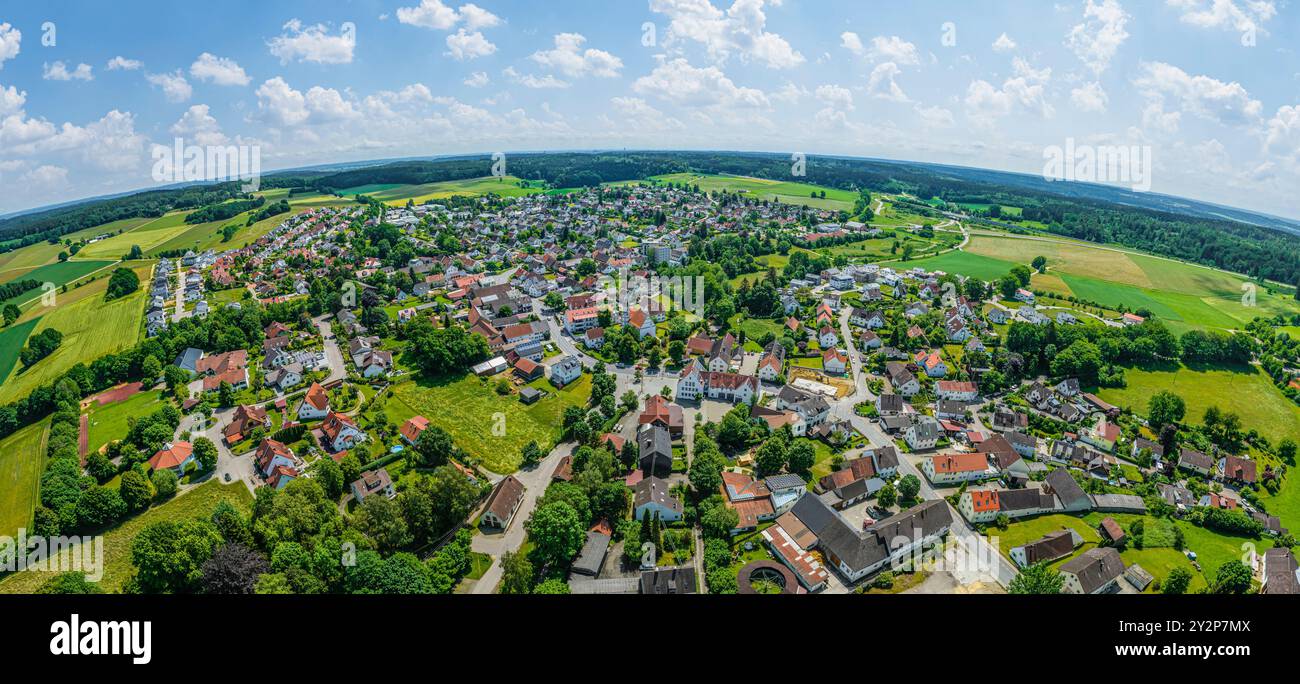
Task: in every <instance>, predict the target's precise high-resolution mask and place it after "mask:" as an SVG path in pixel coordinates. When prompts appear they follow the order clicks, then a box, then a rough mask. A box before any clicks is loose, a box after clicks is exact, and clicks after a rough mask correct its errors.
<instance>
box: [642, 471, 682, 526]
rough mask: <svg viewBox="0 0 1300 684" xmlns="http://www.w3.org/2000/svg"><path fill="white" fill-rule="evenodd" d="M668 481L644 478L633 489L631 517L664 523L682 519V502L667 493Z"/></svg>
mask: <svg viewBox="0 0 1300 684" xmlns="http://www.w3.org/2000/svg"><path fill="white" fill-rule="evenodd" d="M668 486H669V485H668V481H667V480H664V479H662V478H658V477H655V476H654V475H650V476H648V477H644V478H642V479H641V481H640V482H638V483H636V486H635V487H633V492H634V493H633V497H632V517H633V518H634V519H636V520H642V519H644V518H646V517H647V516H649V517H652V518H653V517H654V516H655V515H656V514H658V516H659V519H660V520H663V521H665V522H676V521H678V520H681V519H682V502H681V501H679V500H677V498H676V497H674V496H672V495H671V494H669V493H668Z"/></svg>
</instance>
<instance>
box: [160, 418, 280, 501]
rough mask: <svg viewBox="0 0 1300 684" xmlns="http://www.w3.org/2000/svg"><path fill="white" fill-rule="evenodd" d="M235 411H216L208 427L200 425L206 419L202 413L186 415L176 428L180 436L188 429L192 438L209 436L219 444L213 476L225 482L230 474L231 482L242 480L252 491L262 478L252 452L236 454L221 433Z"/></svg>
mask: <svg viewBox="0 0 1300 684" xmlns="http://www.w3.org/2000/svg"><path fill="white" fill-rule="evenodd" d="M234 413H235V409H234V408H225V409H218V410H217V411H214V412H213V414H212V424H211V425H210V426H208V427H207V428H199V427H198V426H199V425H200V423H201V422H202V421H203V420H204V418H203V416H202V415H201V414H195V415H191V416H186V417H184V418H182V419H181V423H180V425H179V426H177V428H176V437H177V438H179V437H180V435H181V434H183V433H185V432H187V431H188V432H190V438H191V439H193V438H194V437H207V438H208V439H210V440H212V443H213V444H216V445H217V466H216V468H215V469H213V472H212V475H211V477H213V478H216V479H217V481H218V482H222V483H225V482H226V475H229V476H230V481H231V482H235V481H237V480H238V481H241V482H243V483H244V485H245V486H246V487H248V491H250V492H252V491H253V490H255V489H257V487H258V486H259V485H260V484H261V480H260V479H258V477H257V474H256V472H255V470H254V467H253V457H252V454H251V453H250V454H245V455H242V456H236V455H235V454H234V453H233V452H231V451H230V448H229V447H227V446H226V440H225V439H224V437H223V435H222V434H221V431H222V430H223V429H225V427H226V426H227V425H229V424H230V419H231V416H233V415H234ZM196 484H197V483H196Z"/></svg>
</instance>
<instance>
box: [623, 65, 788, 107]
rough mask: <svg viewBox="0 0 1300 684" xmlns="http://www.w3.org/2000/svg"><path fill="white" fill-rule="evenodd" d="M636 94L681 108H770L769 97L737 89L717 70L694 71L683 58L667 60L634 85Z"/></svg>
mask: <svg viewBox="0 0 1300 684" xmlns="http://www.w3.org/2000/svg"><path fill="white" fill-rule="evenodd" d="M632 90H633V92H635V93H637V94H638V95H649V96H653V97H656V98H659V99H662V100H666V101H668V102H673V103H676V104H679V105H695V106H704V107H710V106H725V107H767V106H768V105H769V102H768V99H767V96H766V95H765V94H763V91H761V90H758V89H755V88H744V87H740V86H737V85H736V84H735V83H734V82H733V81H732V80H731V79H730V78H728V77H727V75H726V74H724V73H723V72H722V70H721V69H719V68H717V67H716V66H707V67H694V66H691V64H690V62H688V61H687V60H686V59H685V58H683V57H678V58H677V59H673V60H666V61H664V62H663V63H661V64H660V65H659V66H657V67H655V69H654V70H653V71H651V72H650V73H649V74H648V75H646V76H642V77H641V78H638V79H637V80H636V82H635V83H633V84H632Z"/></svg>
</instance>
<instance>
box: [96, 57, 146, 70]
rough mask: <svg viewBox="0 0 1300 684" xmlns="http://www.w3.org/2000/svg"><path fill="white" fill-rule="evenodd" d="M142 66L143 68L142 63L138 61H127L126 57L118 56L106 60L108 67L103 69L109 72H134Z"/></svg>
mask: <svg viewBox="0 0 1300 684" xmlns="http://www.w3.org/2000/svg"><path fill="white" fill-rule="evenodd" d="M142 66H144V63H143V62H141V61H140V60H138V59H127V58H126V57H123V56H121V55H118V56H116V57H114V58H113V59H110V60H108V65H107V66H106V67H105V68H107V69H108V70H109V71H118V70H121V71H135V70H136V69H139V68H140V67H142Z"/></svg>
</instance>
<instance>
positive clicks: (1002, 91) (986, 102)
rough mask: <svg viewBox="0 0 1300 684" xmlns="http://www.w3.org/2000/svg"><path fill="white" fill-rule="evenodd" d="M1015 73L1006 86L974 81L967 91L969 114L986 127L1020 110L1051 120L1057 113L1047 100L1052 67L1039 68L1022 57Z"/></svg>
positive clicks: (1016, 64) (1013, 61) (966, 99)
mask: <svg viewBox="0 0 1300 684" xmlns="http://www.w3.org/2000/svg"><path fill="white" fill-rule="evenodd" d="M1012 71H1013V74H1012V76H1011V77H1010V78H1008V79H1006V80H1005V81H1003V82H1002V87H1001V88H997V87H994V86H993V84H991V83H989V82H988V81H985V80H983V79H977V80H975V81H972V82H971V84H970V86H968V87H967V89H966V98H965V105H966V115H967V116H969V117H970V118H971V119H972V120H973V121H975V122H976V123H979V124H982V125H991V124H992V123H993V121H995V120H996V119H1000V118H1002V117H1004V116H1007V115H1008V114H1010V113H1011V112H1012V111H1014V110H1015V109H1016V108H1017V107H1020V108H1023V109H1024V110H1026V111H1030V112H1034V113H1037V114H1038V115H1040V116H1042V117H1043V118H1051V117H1052V116H1053V115H1054V114H1055V112H1056V110H1055V108H1054V107H1052V105H1051V104H1049V103H1048V102H1047V100H1046V98H1045V88H1044V85H1045V84H1046V83H1047V81H1048V80H1049V79H1050V78H1051V76H1052V70H1051V68H1047V67H1045V68H1042V69H1035V68H1033V66H1031V65H1030V64H1029V62H1027V61H1025V60H1024V59H1021V58H1019V57H1017V58H1015V59H1014V60H1012Z"/></svg>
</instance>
